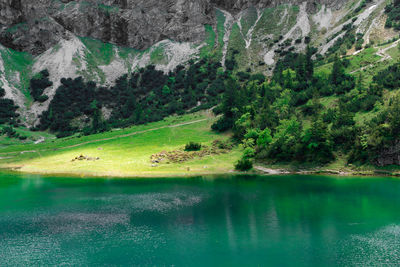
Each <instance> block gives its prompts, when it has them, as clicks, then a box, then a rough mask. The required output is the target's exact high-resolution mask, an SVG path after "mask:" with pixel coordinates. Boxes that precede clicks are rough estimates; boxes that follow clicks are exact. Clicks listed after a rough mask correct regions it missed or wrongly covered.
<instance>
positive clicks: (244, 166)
mask: <svg viewBox="0 0 400 267" xmlns="http://www.w3.org/2000/svg"><path fill="white" fill-rule="evenodd" d="M251 169H253V162H252V161H251V160H250V159H246V158H242V159H240V160H239V161H238V162H236V164H235V170H237V171H249V170H251Z"/></svg>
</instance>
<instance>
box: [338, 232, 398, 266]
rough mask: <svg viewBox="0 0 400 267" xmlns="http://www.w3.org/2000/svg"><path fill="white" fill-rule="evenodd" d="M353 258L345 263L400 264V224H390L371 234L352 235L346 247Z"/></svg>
mask: <svg viewBox="0 0 400 267" xmlns="http://www.w3.org/2000/svg"><path fill="white" fill-rule="evenodd" d="M343 249H345V250H347V251H351V252H352V253H348V252H347V253H345V254H346V255H349V256H351V258H344V259H342V260H343V261H344V262H342V263H343V265H347V266H348V265H358V266H360V265H361V266H377V265H387V266H398V265H399V264H400V225H388V226H386V227H383V228H381V229H379V230H377V231H375V232H374V233H371V234H369V235H352V236H351V238H350V240H348V241H347V242H346V244H345V245H344V248H343Z"/></svg>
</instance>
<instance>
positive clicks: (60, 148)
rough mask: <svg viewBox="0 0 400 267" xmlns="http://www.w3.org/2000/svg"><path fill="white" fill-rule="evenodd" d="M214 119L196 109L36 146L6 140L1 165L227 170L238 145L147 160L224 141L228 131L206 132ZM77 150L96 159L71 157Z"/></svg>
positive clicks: (81, 170) (130, 172)
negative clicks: (174, 159) (182, 158)
mask: <svg viewBox="0 0 400 267" xmlns="http://www.w3.org/2000/svg"><path fill="white" fill-rule="evenodd" d="M215 119H216V118H215V117H213V116H211V115H209V114H207V113H197V114H189V115H184V116H179V117H169V118H166V119H165V120H163V121H160V122H155V123H149V124H147V125H141V126H133V127H130V128H127V129H115V130H113V131H111V132H107V133H103V134H96V135H91V136H74V137H70V138H65V139H48V140H47V141H45V142H44V143H41V144H36V145H35V144H12V143H11V144H8V145H6V146H2V147H0V167H1V168H8V169H14V170H18V171H21V172H27V173H38V174H69V175H74V176H82V177H85V176H113V177H139V176H140V177H149V176H154V177H161V176H162V177H166V176H193V175H205V174H218V173H227V172H232V171H233V164H234V162H235V161H237V160H238V159H239V157H240V151H239V149H237V148H235V149H233V150H232V151H231V152H230V153H228V154H219V155H211V156H205V157H202V158H195V159H192V160H189V161H186V162H183V163H171V164H166V163H162V164H152V162H151V161H150V157H151V155H153V154H156V153H159V152H162V151H173V150H178V149H183V148H184V146H185V145H186V144H187V143H189V142H198V143H201V144H203V145H211V143H212V142H213V141H214V140H227V139H228V138H229V134H218V133H214V132H212V131H211V129H210V126H211V124H212V123H213V122H214V121H215ZM3 144H4V143H3ZM80 155H83V156H85V157H89V158H99V160H90V161H88V160H82V161H72V160H73V159H74V158H76V157H78V156H80Z"/></svg>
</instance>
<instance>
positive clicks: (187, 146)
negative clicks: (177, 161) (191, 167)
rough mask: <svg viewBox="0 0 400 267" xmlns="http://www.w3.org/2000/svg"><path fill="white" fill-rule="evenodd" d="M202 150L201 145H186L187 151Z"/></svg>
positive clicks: (192, 143) (193, 143) (191, 143)
mask: <svg viewBox="0 0 400 267" xmlns="http://www.w3.org/2000/svg"><path fill="white" fill-rule="evenodd" d="M200 149H201V144H199V143H195V142H190V143H188V144H186V146H185V151H199V150H200Z"/></svg>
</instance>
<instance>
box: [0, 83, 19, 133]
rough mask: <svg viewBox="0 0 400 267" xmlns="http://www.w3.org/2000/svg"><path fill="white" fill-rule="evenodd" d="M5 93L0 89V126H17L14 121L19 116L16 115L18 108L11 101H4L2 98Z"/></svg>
mask: <svg viewBox="0 0 400 267" xmlns="http://www.w3.org/2000/svg"><path fill="white" fill-rule="evenodd" d="M5 95H6V91H5V90H4V89H3V88H1V87H0V125H1V124H6V123H9V124H17V122H16V120H17V118H18V117H19V114H17V113H16V111H17V109H18V106H16V105H15V104H14V101H13V100H11V99H6V98H4V96H5Z"/></svg>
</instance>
